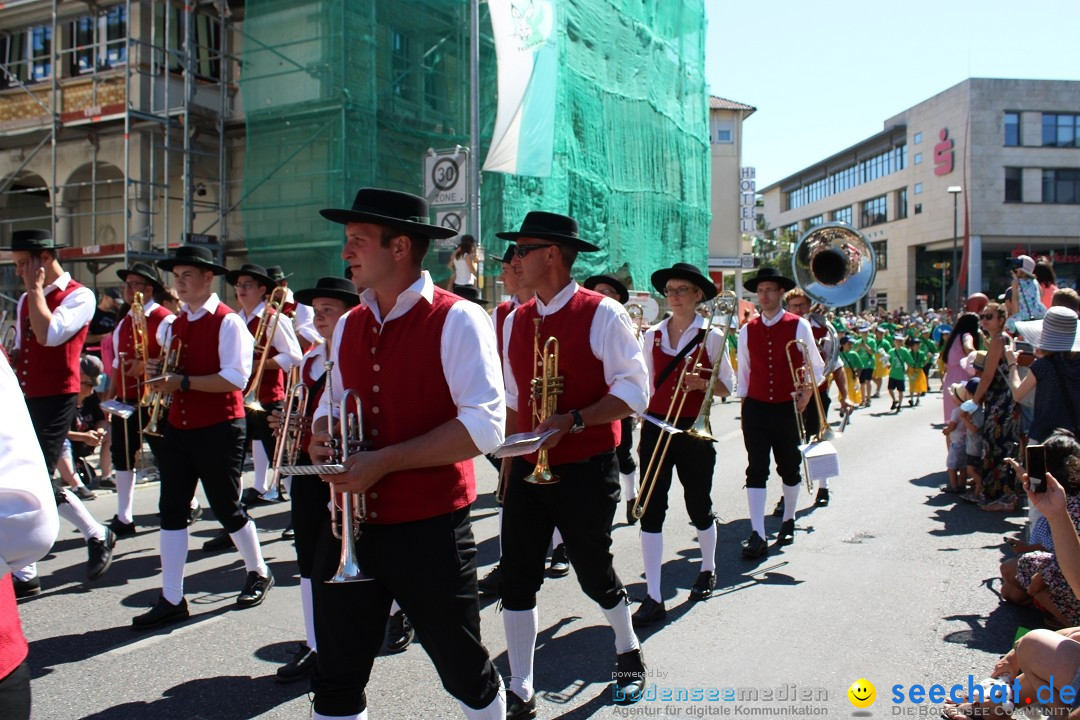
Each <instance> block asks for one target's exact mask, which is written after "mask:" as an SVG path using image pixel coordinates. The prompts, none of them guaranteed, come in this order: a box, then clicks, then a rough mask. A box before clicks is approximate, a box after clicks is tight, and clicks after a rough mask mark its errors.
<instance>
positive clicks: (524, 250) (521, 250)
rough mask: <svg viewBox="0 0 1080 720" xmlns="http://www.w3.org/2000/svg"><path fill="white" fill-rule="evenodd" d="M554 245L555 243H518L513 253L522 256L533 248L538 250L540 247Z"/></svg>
mask: <svg viewBox="0 0 1080 720" xmlns="http://www.w3.org/2000/svg"><path fill="white" fill-rule="evenodd" d="M549 247H556V245H555V243H548V244H547V245H518V246H517V247H516V248H514V255H515V256H517V257H519V258H523V257H525V256H526V255H528V254H529V253H531V252H532V251H533V250H539V249H540V248H549Z"/></svg>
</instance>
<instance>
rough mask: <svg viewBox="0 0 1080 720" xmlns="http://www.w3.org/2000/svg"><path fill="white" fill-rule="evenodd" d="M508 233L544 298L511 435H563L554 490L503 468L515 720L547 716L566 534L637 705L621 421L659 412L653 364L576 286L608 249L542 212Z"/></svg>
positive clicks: (525, 328) (519, 338) (531, 309)
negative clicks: (548, 624) (558, 540)
mask: <svg viewBox="0 0 1080 720" xmlns="http://www.w3.org/2000/svg"><path fill="white" fill-rule="evenodd" d="M498 236H499V237H500V238H503V239H505V240H511V241H513V242H515V243H517V247H516V249H515V251H514V260H513V268H514V273H515V274H516V275H517V277H518V281H519V282H520V283H521V286H522V287H525V288H528V289H530V290H533V291H535V293H536V296H535V297H534V298H533V299H532V300H530V301H529V302H527V303H525V304H523V305H521V306H520V307H518V308H517V309H516V310H514V312H512V313H511V314H510V316H509V317H508V318H507V319H506V323H505V326H504V328H503V344H504V349H503V357H504V360H503V376H504V378H505V381H506V406H507V418H506V427H507V433H508V434H509V433H518V432H530V431H533V430H535V431H537V432H543V431H547V430H555V434H553V435H552V436H551V437H549V438H548V439H547V440H546V441H545V442H544V445H543V446H542V448H541V449H546V450H547V451H548V460H549V463H550V466H551V472H552V473H553V474H554V475H555V476H557V477H558V479H559V480H558V482H555V483H552V484H534V483H531V482H527V481H526V478H527V477H528V476H530V474H532V473H533V469H534V466H535V465H536V464H537V455H536V454H535V453H534V454H531V455H525V456H523V457H516V458H513V459H512V460H511V459H506V460H504V461H503V473H505V474H506V478H505V482H506V492H505V498H504V500H503V513H504V514H503V517H504V524H503V542H502V545H503V557H502V562H501V563H500V567H501V569H502V583H501V585H500V587H499V594H500V595H501V597H502V601H503V626H504V627H505V630H506V645H507V655H508V657H509V659H510V670H511V673H510V674H511V682H510V689H511V691H512V692H511V694H510V695H509V696H508V702H507V706H508V707H507V717H508V718H530V717H534V716H535V713H536V696H535V694H534V692H533V651H534V648H535V645H536V632H537V611H536V593H537V592H538V591H539V590H540V586H541V585H542V584H543V581H544V556H545V554H546V552H547V546H548V542H549V540H550V538H551V533H552V531H553V530H554V529H555V528H558V529H559V530H560V531H561V532H562V537H563V542H565V543H566V549H567V552H568V554H569V559H570V562H571V564H572V565H573V566H574V569H575V570H576V571H577V577H578V582H579V583H580V584H581V588H582V590H584V591H585V594H586V595H588V596H589V598H591V599H592V600H593V601H595V602H596V603H597V604H598V605H600V608H601V609H602V610H603V613H604V616H605V617H606V619H607V621H608V623H609V624H610V625H611V627H612V629H613V630H614V631H615V653H616V666H617V669H616V673H615V675H614V677H615V678H616V680H615V684H614V687H613V693H614V696H615V699H616V701H617V702H636V701H637V700H640V699H641V690H642V688H643V686H644V681H645V665H644V663H643V662H642V658H641V648H640V645H639V643H638V639H637V636H636V635H635V634H634V630H633V627H632V624H631V619H630V608H629V606H628V605H627V604H626V589H625V588H624V587H623V584H622V582H621V581H620V580H619V578H618V576H617V575H616V574H615V569H614V567H613V563H612V560H613V558H612V555H611V523H612V521H613V520H614V516H615V508H616V506H617V505H618V503H619V464H618V461H617V460H616V458H615V448H616V446H618V444H619V440H620V431H621V427H620V421H621V420H622V418H624V417H626V416H627V415H629V414H630V413H632V412H643V411H644V410H645V407H646V405H647V404H648V397H649V393H648V388H647V374H646V369H645V359H644V356H643V355H642V352H641V346H640V345H639V344H638V341H637V339H636V338H635V337H634V330H633V328H632V327H631V324H630V316H629V315H627V313H626V310H625V308H623V306H622V305H620V304H619V303H618V302H617V301H615V300H612V299H611V298H607V297H604V296H603V295H601V294H600V293H596V292H593V291H591V290H586V289H584V288H582V287H579V286H578V284H577V283H576V282H574V280H573V278H572V277H571V275H570V271H571V268H572V266H573V264H574V260H575V259H576V258H577V254H578V252H595V251H597V250H599V248H598V247H597V246H596V245H593V244H592V243H590V242H586V241H585V240H582V239H581V238H580V237H579V236H578V228H577V222H576V221H575V220H574V219H573V218H570V217H567V216H565V215H557V214H554V213H547V212H538V211H533V212H530V213H529V214H528V215H526V216H525V220H524V221H523V222H522V224H521V228H520V230H519V231H518V232H503V233H498ZM552 337H554V338H556V339H557V340H558V342H559V354H560V357H561V362H560V365H559V367H558V369H557V374H558V375H559V376H562V378H563V380H562V392H561V394H559V395H558V396H557V399H556V407H555V412H554V413H552V414H550V415H549V416H548V417H547V418H546V419H544V420H543V421H542V422H540V423H539V424H537V419H536V417H535V411H534V404H535V400H536V396H535V395H534V393H533V390H532V381H533V378H534V377H538V376H539V375H540V374H541V372H540V371H539V369H538V365H539V362H538V359H537V358H536V357H535V353H534V348H537V347H539V348H543V347H544V345H545V344H546V343H547V341H548V339H549V338H552ZM421 637H423V633H421Z"/></svg>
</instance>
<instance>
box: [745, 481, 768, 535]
mask: <svg viewBox="0 0 1080 720" xmlns="http://www.w3.org/2000/svg"><path fill="white" fill-rule="evenodd" d="M767 496H768V493H767V492H766V491H765V488H751V487H748V488H746V504H747V506H749V508H750V527H751V528H753V530H754V532H756V533H757V534H758V535H760V536H761V539H762V540H764V539H765V500H766V498H767Z"/></svg>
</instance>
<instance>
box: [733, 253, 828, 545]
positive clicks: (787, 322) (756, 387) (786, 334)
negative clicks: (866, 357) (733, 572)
mask: <svg viewBox="0 0 1080 720" xmlns="http://www.w3.org/2000/svg"><path fill="white" fill-rule="evenodd" d="M743 287H745V288H746V289H747V290H749V291H750V292H754V293H757V296H758V305H759V306H760V308H761V314H760V315H758V316H757V317H755V318H754V319H753V320H751V321H750V322H748V323H746V324H745V325H743V326H742V328H741V329H740V330H739V349H738V359H739V362H738V365H739V371H738V380H737V385H736V386H737V393H738V395H739V397H740V398H742V429H743V444H744V445H745V446H746V454H747V466H746V500H747V504H748V505H749V507H750V527H751V528H752V531H751V533H750V537H749V538H747V539H746V540H745V541H743V548H742V556H743V557H744V558H747V559H756V558H761V557H765V556H766V555H768V554H769V546H768V544H767V543H766V542H765V537H766V534H765V500H766V497H767V493H766V491H765V483H766V481H768V479H769V454H770V453H772V456H773V458H774V459H775V460H776V470H777V472H778V473H779V474H780V479H781V480H783V483H784V522H783V524H782V525H781V526H780V535H779V537H778V538H777V543H778V544H780V545H788V544H790V543H792V542H793V541H794V540H795V508H796V507H797V505H798V501H799V485H800V484H802V477H801V474H800V467H801V465H802V454H801V453H800V452H799V444H800V443H801V442H802V439H801V438H800V437H799V428H798V423H797V420H796V418H795V413H796V412H800V413H801V412H802V411H803V410H805V409H806V406H807V405H808V404H809V402H810V399H811V392H810V389H808V388H807V387H805V386H803V387H800V388H798V391H796V388H795V383H794V381H793V380H792V379H791V369H790V367H789V365H788V362H789V358H790V362H792V363H794V365H795V367H796V369H798V368H801V367H803V365H804V360H803V354H802V352H801V351H800V350H799V349H798V346H794V345H793V346H792V347H791V351H790V352H788V350H787V346H788V343H789V342H791V341H793V340H801V341H802V342H803V343H805V345H806V348H807V352H808V354H809V356H810V357H809V360H810V366H811V368H812V371H813V378H809V380H810V381H811V382H813V383H814V384H819V383H820V382H821V380H822V377H823V376H824V367H823V365H822V362H821V355H820V354H819V353H818V349H817V343H816V342H815V341H814V333H813V331H812V330H811V329H810V323H809V322H807V321H806V320H805V319H803V318H801V317H799V316H798V315H795V314H793V313H790V312H785V311H784V308H783V306H782V303H783V299H784V293H785V292H786V291H788V290H791V289H792V288H793V287H795V281H793V280H791V279H790V278H786V277H784V276H783V275H781V274H780V273H779V272H777V271H776V270H775V269H774V268H763V269H762V270H760V271H758V273H757V275H756V276H754V277H753V278H751V279H750V280H747V281H746V282H745V283H744V284H743ZM793 398H794V399H793Z"/></svg>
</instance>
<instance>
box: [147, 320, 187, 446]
mask: <svg viewBox="0 0 1080 720" xmlns="http://www.w3.org/2000/svg"><path fill="white" fill-rule="evenodd" d="M183 347H184V342H183V341H182V340H181V339H180V338H178V337H171V336H170V337H169V341H168V342H167V343H165V347H163V348H161V357H160V362H161V374H162V375H168V374H169V373H172V372H176V371H177V370H178V369H179V367H180V353H181V351H182V350H183ZM170 403H172V395H171V394H166V393H163V392H161V391H160V390H156V389H154V387H153V385H151V387H150V395H149V396H148V399H147V401H146V405H147V407H149V408H150V418H149V419H148V420H147V421H146V426H145V427H144V428H143V434H144V435H151V436H153V437H161V435H162V430H163V428H161V429H159V428H158V425H159V424H160V423H161V420H162V418H164V416H165V411H166V410H168V408H169V404H170Z"/></svg>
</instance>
